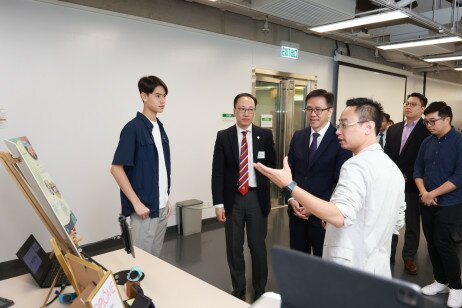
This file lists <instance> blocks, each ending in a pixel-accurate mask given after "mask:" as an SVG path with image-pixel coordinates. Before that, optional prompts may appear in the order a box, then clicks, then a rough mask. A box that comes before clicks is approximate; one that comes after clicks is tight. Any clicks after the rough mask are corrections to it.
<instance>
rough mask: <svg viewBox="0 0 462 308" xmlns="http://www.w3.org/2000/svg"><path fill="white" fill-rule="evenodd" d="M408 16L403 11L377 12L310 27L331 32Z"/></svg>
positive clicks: (312, 29) (315, 30) (320, 31)
mask: <svg viewBox="0 0 462 308" xmlns="http://www.w3.org/2000/svg"><path fill="white" fill-rule="evenodd" d="M406 17H408V16H407V15H406V14H404V13H403V12H401V11H393V12H386V13H381V14H375V15H370V16H365V17H359V18H355V19H350V20H345V21H340V22H336V23H333V24H328V25H324V26H319V27H314V28H310V30H311V31H314V32H319V33H322V32H329V31H336V30H340V29H347V28H354V27H358V26H363V25H369V24H375V23H379V22H383V21H389V20H395V19H401V18H406Z"/></svg>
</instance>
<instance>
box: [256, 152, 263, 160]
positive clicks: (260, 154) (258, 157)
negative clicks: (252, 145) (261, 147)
mask: <svg viewBox="0 0 462 308" xmlns="http://www.w3.org/2000/svg"><path fill="white" fill-rule="evenodd" d="M264 158H265V151H259V152H258V156H257V159H264Z"/></svg>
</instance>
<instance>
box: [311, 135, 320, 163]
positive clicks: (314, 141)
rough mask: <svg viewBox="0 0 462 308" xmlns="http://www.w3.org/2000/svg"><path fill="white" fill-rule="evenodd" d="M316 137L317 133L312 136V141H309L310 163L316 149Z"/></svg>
mask: <svg viewBox="0 0 462 308" xmlns="http://www.w3.org/2000/svg"><path fill="white" fill-rule="evenodd" d="M318 137H319V134H318V133H314V134H313V141H311V145H310V161H312V160H313V157H314V153H316V149H317V148H318Z"/></svg>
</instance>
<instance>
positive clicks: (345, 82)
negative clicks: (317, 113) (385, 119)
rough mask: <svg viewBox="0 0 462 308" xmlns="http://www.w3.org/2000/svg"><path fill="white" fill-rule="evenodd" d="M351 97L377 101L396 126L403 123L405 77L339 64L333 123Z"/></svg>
mask: <svg viewBox="0 0 462 308" xmlns="http://www.w3.org/2000/svg"><path fill="white" fill-rule="evenodd" d="M355 97H367V98H371V99H373V100H375V101H378V102H379V103H380V104H382V106H383V109H384V112H386V113H388V114H390V116H391V119H392V120H393V121H394V122H395V123H397V122H400V121H402V120H403V103H404V101H405V98H406V76H401V75H397V74H392V73H388V72H384V71H376V70H372V69H370V68H365V67H360V66H355V65H350V64H346V63H342V62H340V63H339V65H338V81H337V109H336V110H337V113H336V119H335V120H336V121H338V119H339V117H340V114H341V113H342V111H343V109H345V106H346V101H347V100H348V99H350V98H355Z"/></svg>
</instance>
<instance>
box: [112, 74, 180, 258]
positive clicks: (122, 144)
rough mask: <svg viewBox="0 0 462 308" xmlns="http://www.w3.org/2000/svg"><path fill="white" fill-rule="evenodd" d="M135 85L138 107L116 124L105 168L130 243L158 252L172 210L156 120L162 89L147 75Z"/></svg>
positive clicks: (166, 154)
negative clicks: (110, 156)
mask: <svg viewBox="0 0 462 308" xmlns="http://www.w3.org/2000/svg"><path fill="white" fill-rule="evenodd" d="M138 89H139V92H140V96H141V99H142V101H143V104H144V106H143V112H142V113H140V112H138V113H137V115H136V117H135V118H134V119H132V120H131V121H130V122H128V123H127V124H126V125H125V126H124V128H123V129H122V132H121V133H120V140H119V144H118V146H117V149H116V152H115V154H114V160H113V161H112V167H111V173H112V175H113V176H114V178H115V180H116V182H117V184H118V185H119V187H120V198H121V202H122V214H123V215H124V216H130V225H131V227H132V238H133V243H134V245H135V246H137V247H139V248H141V249H143V250H145V251H147V252H149V253H151V254H153V255H155V256H159V255H160V251H161V249H162V244H163V241H164V236H165V230H166V229H167V221H168V217H169V216H170V214H171V213H172V207H171V205H170V202H169V200H168V197H169V193H170V170H171V169H170V147H169V143H168V138H167V134H166V133H165V130H164V127H163V125H162V123H161V122H160V121H159V119H157V114H158V113H162V112H163V111H164V108H165V103H166V96H167V94H168V88H167V86H166V85H165V83H164V82H163V81H162V80H161V79H160V78H158V77H156V76H148V77H143V78H141V79H140V80H139V82H138Z"/></svg>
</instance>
